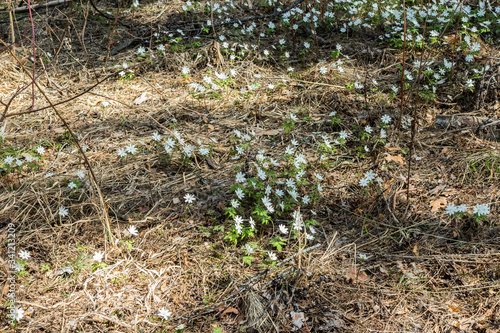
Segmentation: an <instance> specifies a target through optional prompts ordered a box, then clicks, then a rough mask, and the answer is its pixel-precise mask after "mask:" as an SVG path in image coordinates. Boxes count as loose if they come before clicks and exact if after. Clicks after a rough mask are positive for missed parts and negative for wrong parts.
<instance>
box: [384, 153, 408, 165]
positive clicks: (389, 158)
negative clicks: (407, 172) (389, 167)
mask: <svg viewBox="0 0 500 333" xmlns="http://www.w3.org/2000/svg"><path fill="white" fill-rule="evenodd" d="M385 160H386V161H387V162H396V163H399V164H402V165H405V164H406V161H405V159H404V158H403V157H402V156H401V155H398V156H392V155H388V156H386V157H385Z"/></svg>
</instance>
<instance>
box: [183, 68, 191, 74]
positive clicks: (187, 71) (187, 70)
mask: <svg viewBox="0 0 500 333" xmlns="http://www.w3.org/2000/svg"><path fill="white" fill-rule="evenodd" d="M189 72H191V70H190V69H189V67H187V66H184V67H182V71H181V73H182V74H184V75H188V74H189Z"/></svg>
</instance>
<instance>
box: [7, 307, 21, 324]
mask: <svg viewBox="0 0 500 333" xmlns="http://www.w3.org/2000/svg"><path fill="white" fill-rule="evenodd" d="M9 317H10V318H11V319H12V320H14V321H16V322H19V321H20V320H21V319H23V317H24V310H23V309H21V308H18V307H14V309H13V311H12V313H11V314H9Z"/></svg>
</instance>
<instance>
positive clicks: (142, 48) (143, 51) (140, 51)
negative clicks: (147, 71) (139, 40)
mask: <svg viewBox="0 0 500 333" xmlns="http://www.w3.org/2000/svg"><path fill="white" fill-rule="evenodd" d="M145 52H146V49H145V48H144V47H142V46H141V47H139V48H138V49H137V53H139V55H143V54H144V53H145Z"/></svg>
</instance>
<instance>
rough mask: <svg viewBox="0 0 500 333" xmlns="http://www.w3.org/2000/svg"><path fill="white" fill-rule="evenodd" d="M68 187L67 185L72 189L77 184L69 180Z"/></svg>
mask: <svg viewBox="0 0 500 333" xmlns="http://www.w3.org/2000/svg"><path fill="white" fill-rule="evenodd" d="M68 187H69V188H70V189H72V190H73V189H75V188H77V187H78V186H77V185H76V184H75V183H74V182H73V181H71V182H70V183H69V184H68Z"/></svg>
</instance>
